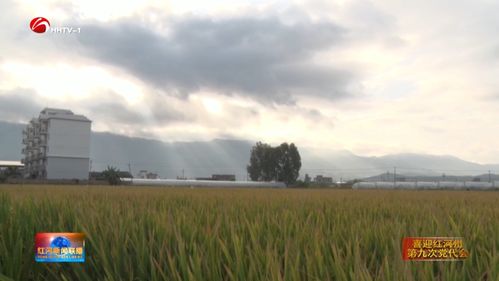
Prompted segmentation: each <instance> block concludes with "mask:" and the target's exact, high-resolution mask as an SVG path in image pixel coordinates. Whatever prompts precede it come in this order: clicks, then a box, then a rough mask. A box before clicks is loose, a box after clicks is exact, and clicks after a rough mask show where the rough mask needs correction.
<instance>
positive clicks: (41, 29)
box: [29, 17, 50, 33]
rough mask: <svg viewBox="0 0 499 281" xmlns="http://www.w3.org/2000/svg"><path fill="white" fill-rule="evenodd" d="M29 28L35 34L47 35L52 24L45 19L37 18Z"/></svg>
mask: <svg viewBox="0 0 499 281" xmlns="http://www.w3.org/2000/svg"><path fill="white" fill-rule="evenodd" d="M29 27H30V28H31V30H32V31H33V32H36V33H45V31H47V30H48V29H49V27H50V22H49V20H48V19H46V18H43V17H37V18H34V19H32V20H31V22H30V23H29Z"/></svg>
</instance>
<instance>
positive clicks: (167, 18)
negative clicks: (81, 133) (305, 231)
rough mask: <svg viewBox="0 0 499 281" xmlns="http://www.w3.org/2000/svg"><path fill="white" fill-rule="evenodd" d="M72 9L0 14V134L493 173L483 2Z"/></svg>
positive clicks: (59, 0)
mask: <svg viewBox="0 0 499 281" xmlns="http://www.w3.org/2000/svg"><path fill="white" fill-rule="evenodd" d="M78 2H79V3H72V2H69V1H64V0H54V1H38V0H37V1H34V0H19V1H15V0H2V1H1V2H0V24H1V26H2V29H1V30H0V35H1V36H0V120H2V121H9V122H26V121H27V120H29V118H30V117H32V116H35V115H37V113H38V112H39V111H40V110H41V109H42V108H43V107H46V106H50V107H61V108H69V109H71V110H73V111H74V112H76V113H81V114H84V115H86V116H87V117H89V118H90V119H92V120H93V125H92V128H93V130H95V131H111V132H115V133H120V134H126V135H130V136H141V137H147V138H155V139H161V140H164V141H179V140H185V141H187V140H210V139H214V138H233V139H248V140H261V141H266V142H270V143H280V142H283V141H288V142H295V143H297V144H298V146H299V147H300V146H302V147H307V148H311V149H315V151H317V153H320V152H321V151H324V150H342V149H345V150H350V151H352V152H354V153H357V154H360V155H384V154H391V153H401V152H412V153H427V154H439V155H443V154H445V155H454V156H457V157H460V158H463V159H466V160H471V161H475V162H479V163H499V145H498V144H499V122H498V121H499V33H498V31H499V17H498V16H497V12H498V11H499V2H497V1H493V0H477V1H460V0H442V1H434V0H426V1H425V0H423V1H392V0H387V1H362V0H353V1H336V2H335V1H329V0H328V1H322V0H317V1H315V0H313V1H262V0H255V1H241V0H216V1H193V0H179V1H176V0H175V1H139V0H134V1H118V0H114V1H99V0H89V1H78ZM37 16H43V17H45V18H47V19H48V20H49V21H50V24H51V27H73V28H79V29H80V33H72V34H55V33H52V32H46V33H43V34H37V33H34V32H32V31H31V30H30V28H29V22H30V21H31V19H32V18H34V17H37Z"/></svg>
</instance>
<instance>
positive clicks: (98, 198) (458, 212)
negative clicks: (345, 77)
mask: <svg viewBox="0 0 499 281" xmlns="http://www.w3.org/2000/svg"><path fill="white" fill-rule="evenodd" d="M37 232H84V233H85V234H86V236H87V239H86V251H87V260H86V262H85V263H83V264H62V263H36V262H35V261H34V235H35V233H37ZM406 236H453V237H456V236H460V237H463V239H464V244H465V248H466V249H467V250H468V251H469V252H470V256H469V258H468V259H467V260H465V261H457V262H452V261H446V262H414V261H413V262H404V261H403V260H402V258H401V241H402V238H403V237H406ZM0 280H51V281H52V280H89V281H90V280H91V281H95V280H358V281H362V280H453V281H454V280H456V281H457V280H499V192H485V191H482V192H472V191H408V190H395V191H387V190H325V189H323V190H304V189H301V190H300V189H296V190H291V189H227V188H225V189H208V188H196V189H189V188H184V189H181V188H147V187H108V186H101V187H97V186H91V187H84V186H20V185H18V186H16V185H3V186H0Z"/></svg>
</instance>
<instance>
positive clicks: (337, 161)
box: [0, 121, 499, 181]
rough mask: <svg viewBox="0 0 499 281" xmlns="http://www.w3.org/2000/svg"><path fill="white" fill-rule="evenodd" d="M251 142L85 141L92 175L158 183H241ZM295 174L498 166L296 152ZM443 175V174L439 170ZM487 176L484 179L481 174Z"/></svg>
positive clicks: (10, 140) (13, 128) (2, 131)
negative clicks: (110, 171) (126, 175)
mask: <svg viewBox="0 0 499 281" xmlns="http://www.w3.org/2000/svg"><path fill="white" fill-rule="evenodd" d="M23 128H24V125H23V124H13V123H6V122H1V121H0V160H19V159H21V157H22V155H21V149H22V145H21V137H22V129H23ZM253 144H254V141H246V140H220V139H217V140H212V141H207V142H162V141H158V140H150V139H143V138H132V137H127V136H122V135H116V134H111V133H100V132H93V133H92V136H91V148H90V150H91V153H90V154H91V155H90V158H91V160H92V170H94V171H100V170H103V169H105V168H106V167H107V166H108V165H111V166H115V167H117V168H119V169H120V170H123V171H128V170H129V169H130V170H131V171H132V174H134V175H136V174H137V173H138V172H139V170H148V171H150V172H155V173H158V174H159V175H160V176H161V177H164V178H175V177H177V176H182V175H184V176H186V177H189V178H193V177H203V176H210V175H211V174H214V173H220V174H235V175H236V177H237V178H238V179H246V165H247V163H248V161H249V156H250V150H251V146H252V145H253ZM298 148H299V150H300V154H301V156H302V170H301V175H302V176H303V175H305V173H308V174H309V175H310V176H312V177H313V176H315V175H317V174H322V175H325V176H333V177H334V180H335V181H336V180H337V179H339V178H340V177H341V178H343V179H352V178H360V177H369V176H373V175H379V174H386V172H387V171H388V172H392V171H393V167H397V170H398V173H399V174H404V175H405V176H409V175H413V176H423V175H424V176H431V177H434V176H442V174H443V173H445V174H446V176H451V175H457V176H463V175H479V174H486V173H487V171H488V170H492V171H498V172H499V165H481V164H477V163H472V162H468V161H464V160H462V159H459V158H456V157H453V156H435V155H421V154H395V155H386V156H382V157H363V156H358V155H355V154H353V153H351V152H349V151H346V150H336V151H329V152H327V153H320V154H319V153H318V152H316V151H312V150H309V149H307V148H303V147H300V146H299V145H298ZM442 170H445V171H442ZM487 176H488V175H487Z"/></svg>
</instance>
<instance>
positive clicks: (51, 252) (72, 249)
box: [35, 232, 85, 262]
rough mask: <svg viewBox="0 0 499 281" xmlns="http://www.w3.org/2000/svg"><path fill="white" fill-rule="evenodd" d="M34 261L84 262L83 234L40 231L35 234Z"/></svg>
mask: <svg viewBox="0 0 499 281" xmlns="http://www.w3.org/2000/svg"><path fill="white" fill-rule="evenodd" d="M35 261H36V262H85V234H83V233H71V232H54V233H50V232H42V233H37V234H36V235H35Z"/></svg>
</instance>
